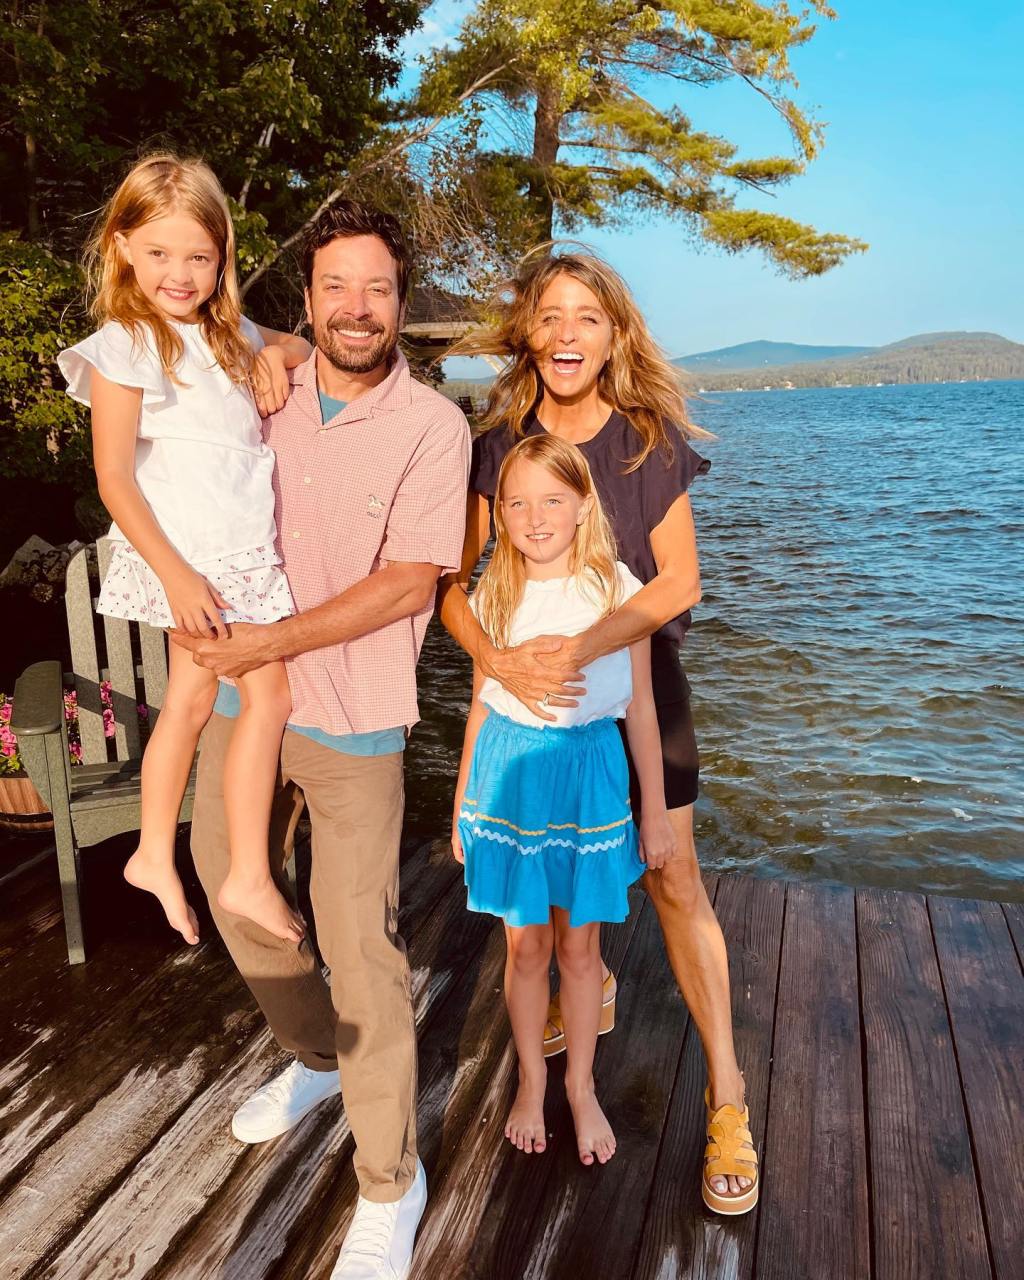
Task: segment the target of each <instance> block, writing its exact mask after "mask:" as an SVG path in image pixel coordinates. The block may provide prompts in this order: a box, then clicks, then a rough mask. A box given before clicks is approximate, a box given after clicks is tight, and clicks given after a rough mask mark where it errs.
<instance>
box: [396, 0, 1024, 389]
mask: <svg viewBox="0 0 1024 1280" xmlns="http://www.w3.org/2000/svg"><path fill="white" fill-rule="evenodd" d="M793 7H794V8H796V7H797V6H796V5H794V6H793ZM835 7H836V8H837V10H838V12H839V17H838V19H837V20H836V21H834V22H828V21H826V20H821V21H820V22H819V29H818V32H817V34H816V35H815V36H814V38H813V39H812V40H811V41H810V43H809V44H808V45H807V46H806V47H805V48H803V49H801V50H798V51H797V52H796V54H795V55H794V56H793V63H794V68H795V70H796V74H797V76H798V79H799V81H800V86H799V88H798V89H797V90H796V91H795V94H794V96H795V97H796V98H797V101H798V102H799V103H800V104H801V105H802V106H803V107H805V108H806V109H809V110H811V112H812V114H815V115H816V116H817V117H818V118H819V119H821V120H824V121H825V122H827V125H828V128H827V133H826V142H825V147H824V150H823V152H822V154H821V155H820V157H819V158H818V159H817V160H816V161H815V162H814V163H813V164H812V165H811V166H810V167H809V168H808V170H807V172H806V174H804V175H803V176H802V177H800V178H796V179H794V180H793V181H792V182H791V183H790V184H789V185H788V186H786V187H784V188H782V189H780V190H779V192H778V193H777V194H776V196H775V197H774V198H772V197H767V198H761V197H758V200H759V202H760V203H763V204H764V205H765V206H766V207H771V208H772V209H776V210H778V211H779V212H780V213H783V214H786V215H787V216H789V217H793V218H795V219H797V220H799V221H801V222H809V223H811V224H812V225H814V226H816V227H818V228H819V229H828V230H832V231H839V232H843V233H845V234H848V235H852V236H856V237H858V238H860V239H862V240H867V241H868V242H869V244H870V246H871V247H870V249H869V250H868V252H867V253H866V254H863V255H859V256H857V257H855V258H852V259H850V260H849V261H848V262H846V263H845V264H844V265H842V266H840V267H837V268H836V269H835V270H833V271H832V272H830V273H829V274H827V275H826V276H823V277H822V278H820V279H818V280H809V281H801V282H793V281H789V280H786V279H784V278H782V277H781V276H779V275H778V274H776V273H775V272H774V271H772V270H771V268H770V267H768V266H766V265H765V263H764V261H763V259H761V258H760V257H759V256H757V255H755V254H748V255H743V256H740V257H735V256H730V255H726V254H722V253H719V252H717V251H713V250H697V249H696V248H694V246H693V245H692V244H691V243H689V242H688V240H687V237H686V235H685V233H684V231H683V230H682V228H681V227H679V226H678V225H675V224H673V223H671V222H668V221H654V220H651V221H646V222H643V223H640V224H637V225H635V226H633V227H631V228H628V229H618V230H614V231H606V232H599V231H590V232H587V233H585V234H584V235H583V236H582V237H581V238H583V239H585V240H586V241H587V242H588V243H590V244H592V245H593V246H594V247H595V248H597V249H598V250H599V251H600V252H602V253H603V254H604V255H605V256H606V257H607V258H608V259H609V260H610V261H611V262H612V263H613V265H615V266H616V267H617V268H618V269H619V270H620V271H621V272H622V273H623V274H624V275H625V277H626V278H627V280H628V281H629V282H630V284H631V285H632V287H633V289H634V292H635V293H636V295H637V298H638V300H639V301H640V303H641V305H642V307H643V308H644V311H645V313H646V315H647V317H648V320H649V321H650V323H651V326H652V328H653V330H654V332H655V334H656V336H657V337H658V339H659V340H660V342H661V343H662V344H663V345H664V346H665V347H666V348H667V350H668V351H669V354H670V355H682V354H685V353H688V352H693V351H702V350H710V349H713V348H716V347H722V346H731V345H732V344H734V343H738V342H747V341H751V340H753V339H757V338H770V339H774V340H777V341H786V342H808V343H855V344H864V345H870V344H875V343H885V342H892V341H895V340H897V339H899V338H904V337H907V336H909V335H910V334H914V333H924V332H930V331H936V330H949V329H971V330H987V331H991V332H995V333H1001V334H1003V335H1004V336H1005V337H1008V338H1012V339H1013V340H1014V341H1017V342H1024V305H1022V298H1024V266H1022V263H1024V246H1022V245H1021V243H1020V238H1021V234H1022V227H1024V217H1022V206H1024V178H1022V175H1021V157H1022V155H1024V93H1022V91H1021V90H1020V88H1019V87H1018V88H1017V89H1014V87H1013V85H1014V84H1017V85H1019V84H1020V51H1021V48H1022V46H1024V6H1021V5H1017V4H1011V3H997V4H995V5H990V6H984V7H982V6H978V7H977V9H975V7H974V6H972V5H969V4H968V3H967V0H961V2H960V3H951V2H950V0H940V2H938V3H931V4H924V3H920V0H898V2H896V3H893V0H888V2H887V3H883V0H835ZM465 8H466V4H465V0H438V2H437V3H435V4H434V5H432V6H431V7H430V9H428V10H427V12H426V15H425V23H424V27H423V28H422V29H421V31H420V32H418V33H417V34H416V36H415V37H414V40H413V41H411V42H410V44H411V46H412V49H414V48H416V46H418V47H419V48H420V49H422V48H423V47H424V46H425V45H427V44H434V43H437V42H440V41H443V40H445V39H446V38H450V37H451V36H452V35H453V34H454V32H455V31H456V30H457V26H458V19H459V16H460V14H461V13H462V12H464V11H465ZM412 49H411V50H410V51H412ZM672 94H677V95H678V96H677V97H676V98H675V100H676V101H677V102H678V104H679V105H680V106H681V107H682V108H683V110H685V111H686V112H687V113H688V114H689V115H690V116H691V118H692V119H693V121H694V124H695V126H696V127H698V128H702V129H705V130H707V131H709V132H712V133H720V134H722V135H724V136H725V137H727V138H730V139H731V140H732V141H734V142H736V143H738V144H739V145H740V147H741V149H743V151H745V152H746V153H747V154H753V155H758V154H777V153H779V152H780V151H783V152H786V153H788V145H789V144H788V135H787V131H786V129H785V126H784V125H783V123H782V121H781V120H780V119H779V118H778V117H777V116H776V114H775V113H774V112H773V111H772V110H771V108H770V107H769V106H768V104H767V103H765V102H764V101H763V99H761V98H760V97H759V96H758V95H756V94H754V93H753V92H752V91H751V90H750V89H748V88H747V87H746V86H744V85H740V84H736V85H719V86H716V87H714V88H710V89H704V90H701V89H697V88H694V87H693V86H672V87H671V89H670V90H669V92H668V94H666V93H665V92H664V91H659V92H658V93H657V100H658V101H659V103H662V104H667V103H668V102H670V101H671V100H672V98H671V95H672ZM652 96H654V95H653V94H652ZM744 200H746V197H744ZM450 372H451V373H452V374H455V373H456V370H455V369H454V368H453V369H452V370H451V371H450Z"/></svg>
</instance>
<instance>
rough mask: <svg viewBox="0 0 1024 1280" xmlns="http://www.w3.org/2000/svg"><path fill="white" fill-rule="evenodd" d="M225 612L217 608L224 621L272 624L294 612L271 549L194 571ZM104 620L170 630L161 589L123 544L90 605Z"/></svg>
mask: <svg viewBox="0 0 1024 1280" xmlns="http://www.w3.org/2000/svg"><path fill="white" fill-rule="evenodd" d="M196 572H197V573H201V574H202V575H203V577H204V578H205V579H206V580H207V582H210V583H212V585H213V586H214V587H216V589H217V590H218V591H219V592H220V594H221V595H222V596H223V597H224V599H225V600H226V601H227V602H228V604H229V605H231V608H230V609H221V610H220V614H221V617H222V618H223V619H224V621H225V622H276V621H277V620H278V619H279V618H287V617H290V616H291V614H293V613H294V612H295V605H294V603H293V601H292V593H291V589H290V588H289V586H288V579H287V578H286V577H285V573H284V570H283V569H282V568H281V564H280V561H279V560H278V558H277V556H276V554H275V552H274V548H273V547H256V548H255V549H254V550H252V551H241V552H238V553H237V554H235V555H232V556H225V557H224V558H223V559H221V560H216V561H210V562H208V563H206V564H204V565H202V566H196ZM96 608H97V610H98V612H99V613H102V614H106V615H107V617H109V618H127V619H129V621H132V622H148V623H149V625H150V626H151V627H173V626H174V617H173V615H172V613H171V608H170V605H169V604H168V603H167V596H166V595H165V594H164V589H163V585H162V584H161V582H160V579H159V578H158V577H157V576H156V574H155V573H154V572H153V570H152V569H151V568H150V567H149V565H148V564H147V563H146V562H145V560H143V558H142V556H140V555H139V553H138V552H137V551H136V550H135V548H134V547H131V546H129V545H128V543H126V542H118V543H116V544H115V545H114V550H113V553H112V555H111V557H110V567H109V568H108V569H107V572H106V576H105V577H104V579H103V585H102V587H101V588H100V598H99V601H98V603H97V606H96Z"/></svg>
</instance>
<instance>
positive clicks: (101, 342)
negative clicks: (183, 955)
mask: <svg viewBox="0 0 1024 1280" xmlns="http://www.w3.org/2000/svg"><path fill="white" fill-rule="evenodd" d="M89 261H90V266H91V268H92V272H91V275H92V283H93V285H94V301H93V305H92V311H93V314H94V315H95V317H96V318H97V320H99V321H101V322H102V327H101V328H100V329H99V330H98V331H97V332H96V333H94V334H93V335H92V336H91V337H89V338H86V339H85V341H84V342H80V343H78V345H77V346H74V347H70V348H69V349H68V350H66V351H64V352H62V353H61V355H60V357H59V360H58V363H59V365H60V369H61V372H62V373H63V375H64V377H65V378H66V379H67V383H68V394H69V395H71V396H73V397H74V398H75V399H76V400H79V401H81V402H82V403H83V404H87V405H89V406H90V407H91V409H92V435H93V461H94V464H95V468H96V478H97V481H98V483H99V491H100V496H101V498H102V499H103V502H104V505H105V506H106V507H107V509H108V510H109V511H110V513H111V515H112V516H113V517H114V521H115V523H114V524H113V526H112V527H111V530H110V538H111V539H112V540H113V541H114V543H115V549H114V552H113V557H112V560H111V564H110V568H109V570H108V572H107V574H106V576H105V578H104V581H103V585H102V588H101V591H100V599H99V611H100V613H104V614H107V615H109V616H111V617H115V618H130V619H135V620H138V621H141V622H147V623H149V624H150V625H152V626H158V627H174V628H178V629H180V630H183V631H186V632H188V633H189V634H190V635H193V636H211V635H215V636H217V637H218V638H219V637H220V636H221V635H222V634H225V633H226V631H227V626H226V624H230V623H232V622H250V623H261V622H273V621H275V620H276V619H278V618H282V617H286V616H287V615H289V614H291V613H293V612H294V605H293V602H292V598H291V592H290V591H289V588H288V582H287V579H286V578H285V575H284V570H283V569H282V568H281V567H280V563H281V562H280V557H279V556H278V554H277V552H276V551H275V548H274V539H275V536H276V530H275V527H274V492H273V473H274V455H273V452H272V451H271V450H270V449H269V448H268V447H267V446H266V445H265V444H264V442H263V437H262V432H261V423H260V414H259V411H258V410H257V407H256V403H255V400H254V391H256V392H257V393H258V394H259V395H260V397H261V400H262V402H263V405H264V407H265V408H266V409H267V411H272V410H274V409H276V408H278V407H279V405H280V404H281V403H283V401H284V398H285V397H286V395H287V369H288V368H289V367H292V366H294V365H296V364H299V363H301V362H302V361H303V360H304V359H305V358H306V357H307V356H308V354H309V347H308V346H307V344H306V343H305V342H303V341H302V339H300V338H295V337H292V336H290V335H286V334H279V333H276V332H274V331H273V330H269V329H260V328H257V326H256V325H254V324H252V323H251V322H250V321H248V320H246V319H245V318H244V317H243V316H242V314H241V310H240V304H239V295H238V285H237V280H236V276H235V244H234V231H233V228H232V224H231V216H230V213H229V211H228V207H227V202H226V200H225V198H224V193H223V191H222V190H221V187H220V184H219V183H218V181H217V179H216V178H215V177H214V175H213V173H212V172H211V171H210V170H209V169H208V168H207V167H206V165H204V164H202V163H200V162H199V161H182V160H180V159H178V158H177V157H175V156H172V155H154V156H149V157H147V158H146V159H144V160H142V161H140V162H139V163H138V164H136V165H135V167H134V168H133V169H132V170H131V172H130V173H129V174H128V176H127V177H126V178H125V180H124V181H123V182H122V183H121V185H120V186H119V187H118V189H117V191H116V192H115V193H114V196H113V198H112V199H111V201H110V203H109V205H108V206H107V208H106V210H105V213H104V216H103V218H102V220H101V225H100V229H99V231H98V232H97V234H96V236H95V239H94V241H93V244H92V246H91V249H90V256H89ZM169 649H170V654H169V669H168V685H167V693H166V698H165V701H164V705H163V708H162V710H161V712H160V716H159V719H158V720H157V722H156V725H155V727H154V730H153V733H152V736H151V738H150V741H149V744H148V746H147V748H146V753H145V756H144V759H143V763H142V830H141V834H140V841H139V847H138V849H137V850H136V852H135V853H134V854H133V855H132V857H131V858H130V859H129V860H128V864H127V866H126V867H125V877H126V879H127V880H128V881H129V882H130V883H131V884H134V885H137V886H138V887H139V888H142V889H148V890H150V891H151V892H152V893H154V894H156V896H157V897H158V898H159V900H160V903H161V905H162V906H163V908H164V911H165V912H166V913H167V919H168V920H169V922H170V923H171V924H172V925H173V926H174V928H175V929H178V930H179V931H180V932H181V934H182V936H183V937H184V938H185V940H186V942H189V943H192V944H194V943H196V942H198V941H199V937H198V923H197V920H196V916H195V913H194V912H193V911H192V909H191V907H190V906H189V905H188V902H187V900H186V898H185V892H184V889H183V887H182V884H181V880H180V879H179V877H178V874H177V872H176V870H175V866H174V837H175V831H176V827H177V821H178V813H179V811H180V808H181V801H182V796H183V794H184V791H185V787H186V784H187V782H188V777H189V772H190V770H191V767H192V760H193V757H194V755H195V750H196V746H197V743H198V740H199V735H200V732H201V731H202V728H203V726H204V725H205V724H206V721H207V720H208V719H209V717H210V714H211V712H212V710H213V703H214V699H215V697H216V694H217V677H216V676H215V675H214V674H213V672H212V671H210V670H208V669H206V668H204V667H199V666H196V665H195V664H194V663H193V661H192V655H191V654H190V653H189V652H188V651H187V650H185V649H182V648H180V647H178V646H177V645H173V644H172V645H170V646H169ZM238 687H239V693H240V695H241V703H242V710H241V714H240V715H239V717H238V721H237V723H236V725H235V730H234V734H233V736H232V740H231V747H230V750H229V753H228V757H227V760H226V762H225V767H224V808H225V813H226V817H227V823H228V832H229V837H230V847H231V869H230V872H229V873H228V876H227V878H226V880H225V882H224V884H223V886H222V887H221V889H220V893H219V897H218V902H219V905H220V907H222V908H223V909H224V910H226V911H230V912H234V913H236V914H238V915H244V916H248V917H250V918H251V919H252V920H254V921H256V922H257V923H258V924H260V925H262V926H263V928H265V929H267V930H269V931H270V932H271V933H273V934H275V935H276V936H277V937H280V938H284V939H286V940H290V941H293V942H295V943H298V942H299V941H301V939H302V936H303V932H304V925H303V922H302V919H301V917H299V916H298V915H296V913H295V912H294V911H293V910H292V909H291V908H290V907H289V905H288V903H287V902H286V901H285V899H284V897H283V896H282V895H281V893H280V891H279V890H278V888H277V886H276V885H275V884H274V881H273V879H272V877H271V874H270V866H269V860H268V848H267V846H268V838H269V836H268V832H269V821H270V806H271V799H272V795H273V788H274V780H275V777H276V774H277V764H278V755H279V751H280V744H281V737H282V734H283V732H284V726H285V722H286V721H287V719H288V714H289V712H290V710H291V699H290V697H289V693H288V681H287V677H286V675H285V668H284V664H283V663H280V662H274V663H268V664H267V665H266V666H264V667H260V668H257V669H256V670H253V671H250V672H249V673H247V674H246V675H244V676H242V677H241V678H240V679H239V680H238Z"/></svg>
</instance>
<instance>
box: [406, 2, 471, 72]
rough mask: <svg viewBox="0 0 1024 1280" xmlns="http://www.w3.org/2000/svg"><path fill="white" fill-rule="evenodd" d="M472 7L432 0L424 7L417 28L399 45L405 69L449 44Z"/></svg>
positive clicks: (466, 4)
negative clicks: (413, 62)
mask: <svg viewBox="0 0 1024 1280" xmlns="http://www.w3.org/2000/svg"><path fill="white" fill-rule="evenodd" d="M472 8H473V0H434V3H433V4H429V5H427V7H426V8H425V9H424V10H423V14H422V16H421V18H420V24H419V26H418V27H417V28H416V29H415V31H410V32H409V34H408V35H407V36H406V37H405V39H404V40H403V41H402V43H401V45H400V46H399V56H400V57H401V59H402V61H403V62H404V63H405V64H406V65H407V66H408V64H409V63H410V62H411V61H412V60H413V59H414V58H418V57H420V56H422V55H423V54H426V53H432V52H433V51H434V50H435V49H439V48H441V47H442V46H443V45H446V44H452V43H453V42H454V40H455V37H456V36H457V35H458V33H459V28H460V27H461V26H462V23H463V20H464V19H465V17H466V14H467V13H469V12H470V11H471V10H472Z"/></svg>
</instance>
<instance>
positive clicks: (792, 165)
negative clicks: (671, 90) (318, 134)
mask: <svg viewBox="0 0 1024 1280" xmlns="http://www.w3.org/2000/svg"><path fill="white" fill-rule="evenodd" d="M814 12H816V13H817V14H818V15H820V16H821V17H825V18H829V17H832V16H834V15H833V14H832V11H831V10H830V9H829V8H828V7H827V6H826V5H825V4H824V3H823V2H822V0H813V5H812V10H804V11H802V12H800V13H794V12H792V11H791V10H790V8H789V6H788V4H786V3H771V4H758V3H753V2H747V0H744V3H742V4H739V3H736V0H654V2H653V3H650V4H645V5H642V6H639V7H638V6H637V5H636V4H635V3H633V0H480V3H478V4H477V6H476V8H475V9H474V10H473V11H472V13H471V14H470V15H469V17H468V18H467V19H466V22H465V23H464V25H463V28H462V30H461V32H460V37H459V41H458V44H457V45H456V47H454V48H453V49H445V50H441V51H439V52H438V53H436V54H434V55H433V56H432V57H431V58H429V59H428V60H427V61H426V65H425V68H424V75H423V80H422V84H421V86H420V90H419V95H418V99H417V104H416V106H417V109H418V110H419V111H420V112H421V113H422V114H423V115H424V116H426V115H435V116H436V115H446V114H447V115H450V116H452V117H453V118H455V119H458V118H459V116H460V115H461V114H462V113H463V112H465V111H466V110H467V109H470V108H479V106H480V104H481V103H484V104H486V107H487V109H488V111H489V112H490V117H491V128H490V130H489V134H487V135H485V136H491V137H495V138H501V139H502V140H503V142H504V145H503V146H500V147H495V148H494V149H492V150H490V151H488V152H486V153H482V154H481V155H480V156H479V161H478V162H479V163H480V164H481V165H483V166H484V167H485V168H486V171H487V183H488V185H489V186H490V187H491V188H492V189H494V188H495V187H496V186H500V184H499V183H498V182H497V181H496V174H497V171H498V170H499V169H500V168H501V167H502V166H504V167H505V169H506V173H507V176H508V179H509V180H510V181H509V183H508V184H507V185H508V203H506V204H504V205H503V206H501V207H500V209H499V210H497V211H496V212H497V216H498V217H499V218H500V219H502V220H503V221H504V223H505V226H506V232H507V233H509V234H510V240H509V243H508V244H507V249H508V252H509V254H510V256H511V255H514V254H515V253H516V252H518V251H521V250H522V249H523V248H525V247H527V246H529V245H532V244H536V243H538V242H540V241H543V240H546V239H549V238H550V237H551V236H552V234H554V233H555V232H556V230H557V232H560V233H564V232H575V231H577V230H578V229H579V228H580V227H582V226H584V225H585V224H596V225H600V224H615V223H619V224H622V223H626V222H629V223H633V222H635V221H636V219H637V218H638V217H641V216H643V215H645V214H655V213H656V214H667V215H669V216H673V217H676V218H679V219H680V220H681V221H682V222H683V223H684V224H685V225H686V226H687V227H688V229H689V231H690V232H691V233H692V234H693V235H694V237H695V239H696V240H697V241H701V240H703V241H706V242H710V243H713V244H715V245H718V246H721V247H723V248H725V249H726V250H729V251H733V252H739V251H742V250H746V249H751V248H753V249H757V250H760V251H761V252H762V253H764V254H765V255H766V257H767V258H768V259H769V261H770V262H772V264H773V265H774V266H775V267H776V268H778V269H779V270H780V271H782V272H784V273H786V274H789V275H792V276H809V275H819V274H821V273H822V272H824V271H827V270H829V269H831V268H832V267H833V266H835V265H836V264H837V263H839V262H841V261H842V260H843V259H844V258H845V257H847V256H848V255H849V254H850V253H854V252H858V251H860V250H862V249H864V248H865V247H866V246H864V245H863V244H862V243H861V242H859V241H857V240H853V239H850V238H848V237H846V236H842V235H836V234H832V233H819V232H817V231H815V230H814V228H812V227H808V226H804V225H802V224H800V223H798V222H795V221H793V220H792V219H790V218H785V217H781V216H779V215H777V214H772V213H765V212H759V211H756V210H746V209H739V208H737V207H736V199H737V195H738V193H740V192H742V191H743V190H744V189H748V190H755V191H767V190H770V189H772V188H774V187H777V186H779V185H780V184H782V183H785V182H787V181H789V180H790V179H791V178H793V177H795V176H796V175H798V174H800V173H802V172H803V170H804V168H805V166H806V164H807V163H808V162H809V161H811V160H812V159H813V158H814V156H815V155H816V154H817V152H818V150H819V149H820V147H821V144H822V127H821V126H820V125H819V124H818V122H817V121H815V120H814V119H813V118H811V117H810V116H808V115H807V114H806V113H805V112H804V111H803V110H802V109H801V108H800V107H799V106H797V104H796V103H795V102H794V101H793V100H792V99H791V97H790V96H789V92H790V90H791V89H793V88H795V87H796V81H795V77H794V75H793V72H792V68H791V66H790V62H789V55H790V53H791V51H792V50H793V49H794V48H797V47H799V46H800V45H802V44H804V43H805V42H806V41H807V40H809V39H810V38H811V37H812V35H813V33H814V26H813V23H812V22H811V21H810V18H811V17H812V16H813V13H814ZM735 79H740V80H743V81H745V82H747V83H748V84H750V86H751V88H752V89H753V90H755V91H756V92H758V93H759V94H761V95H762V96H763V98H764V100H765V105H766V109H774V110H775V111H776V112H778V113H779V115H780V116H781V118H782V119H783V121H784V122H785V124H786V126H787V128H788V131H789V134H790V137H791V140H792V145H793V154H792V155H788V156H784V155H783V156H761V157H747V156H740V155H739V154H738V149H737V147H736V146H735V144H733V143H732V142H731V141H729V140H728V139H727V138H722V137H719V136H716V135H715V134H712V133H709V132H706V131H704V130H701V129H700V128H698V127H696V126H695V125H694V124H693V122H692V121H691V119H690V117H689V115H687V114H686V113H685V112H684V111H683V110H681V109H674V108H673V109H667V110H662V109H659V108H658V107H656V106H655V105H654V104H653V103H651V102H649V101H647V100H646V99H645V98H644V97H643V96H642V95H641V92H640V87H641V86H645V85H649V84H650V83H651V82H652V81H658V80H661V81H663V82H675V84H676V85H677V86H678V88H677V91H676V96H677V97H678V98H679V99H680V100H685V101H688V102H689V101H693V102H696V101H697V99H698V94H697V93H696V92H694V88H697V89H705V88H707V87H709V86H713V85H715V84H717V83H721V82H724V81H727V80H735ZM460 98H461V100H460ZM506 140H507V141H506ZM464 182H465V183H467V184H469V185H471V179H470V178H469V176H468V175H467V176H466V177H465V178H464ZM492 207H493V206H492ZM515 215H517V216H515Z"/></svg>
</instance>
